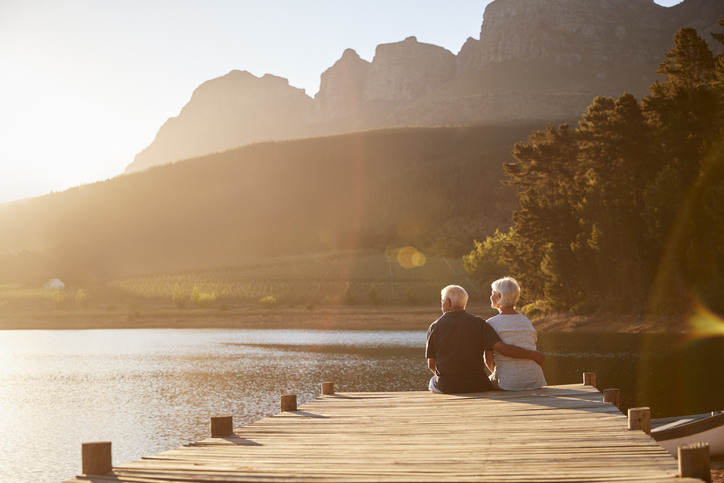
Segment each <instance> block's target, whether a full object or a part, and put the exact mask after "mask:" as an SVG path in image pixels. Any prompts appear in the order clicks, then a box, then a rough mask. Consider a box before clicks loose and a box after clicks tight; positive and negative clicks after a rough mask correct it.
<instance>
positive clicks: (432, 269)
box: [0, 247, 485, 314]
mask: <svg viewBox="0 0 724 483" xmlns="http://www.w3.org/2000/svg"><path fill="white" fill-rule="evenodd" d="M451 283H455V284H460V285H463V286H465V287H467V288H468V290H469V292H470V294H471V300H480V299H481V292H480V290H479V289H478V288H477V287H476V285H475V284H474V283H473V282H472V281H471V280H470V279H469V278H468V277H467V275H466V274H465V271H464V270H463V268H462V261H461V260H460V259H451V258H444V257H425V256H424V255H423V254H421V253H420V252H417V251H416V250H415V249H414V248H411V247H406V248H403V249H397V248H391V249H388V250H387V251H386V252H385V253H379V252H371V251H336V252H330V253H324V254H316V255H305V256H302V255H297V256H286V257H258V258H254V259H249V260H247V261H245V263H243V264H240V265H237V266H233V267H220V268H216V269H207V270H198V271H184V272H175V273H155V274H144V275H138V276H133V277H126V278H119V279H109V280H91V281H87V282H84V283H82V284H73V286H70V284H68V285H66V287H65V288H64V289H61V290H50V289H45V288H43V287H42V286H39V285H37V286H30V285H22V284H5V285H0V314H2V313H29V312H32V313H36V314H39V313H46V312H47V313H53V312H57V311H81V312H82V311H89V310H106V311H109V312H113V311H126V312H131V313H137V312H138V313H141V312H144V311H149V310H153V311H156V312H157V311H163V310H170V311H175V310H179V309H180V310H204V311H213V310H219V311H227V310H234V309H246V310H254V309H257V308H259V309H276V310H279V309H283V308H285V307H292V308H293V307H303V308H305V309H308V310H313V309H315V308H319V309H321V308H324V307H335V306H357V307H359V306H369V307H380V308H381V307H385V306H388V307H389V306H409V307H414V306H418V305H419V306H428V307H429V306H437V305H438V304H439V294H440V289H441V288H442V287H444V286H445V285H448V284H451ZM347 287H349V288H347ZM373 287H374V288H373ZM79 292H82V294H81V295H79ZM483 295H484V294H483ZM483 298H485V296H483Z"/></svg>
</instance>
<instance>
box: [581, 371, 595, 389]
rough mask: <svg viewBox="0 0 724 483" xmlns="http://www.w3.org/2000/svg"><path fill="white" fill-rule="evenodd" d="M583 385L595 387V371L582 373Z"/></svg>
mask: <svg viewBox="0 0 724 483" xmlns="http://www.w3.org/2000/svg"><path fill="white" fill-rule="evenodd" d="M583 385H584V386H593V387H596V373H595V372H584V373H583Z"/></svg>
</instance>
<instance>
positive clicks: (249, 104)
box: [126, 70, 313, 172]
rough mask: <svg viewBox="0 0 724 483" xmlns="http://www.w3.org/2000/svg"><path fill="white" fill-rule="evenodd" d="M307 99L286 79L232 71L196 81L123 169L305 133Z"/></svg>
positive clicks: (309, 104) (140, 167) (308, 111)
mask: <svg viewBox="0 0 724 483" xmlns="http://www.w3.org/2000/svg"><path fill="white" fill-rule="evenodd" d="M312 104H313V101H312V99H311V98H309V96H307V95H306V94H305V93H304V89H297V88H296V87H292V86H290V85H289V81H287V79H284V78H282V77H277V76H273V75H270V74H267V75H265V76H263V77H261V78H258V77H256V76H254V75H253V74H250V73H249V72H246V71H244V72H241V71H238V70H234V71H231V72H229V73H228V74H226V75H225V76H223V77H219V78H217V79H213V80H210V81H207V82H204V83H203V84H201V85H200V86H199V87H198V88H197V89H196V90H195V91H194V93H193V95H192V96H191V100H190V101H189V103H188V104H186V105H185V106H184V107H183V109H182V110H181V113H180V114H179V115H178V116H177V117H172V118H171V119H169V120H168V121H166V123H165V124H164V125H163V126H161V129H160V130H159V131H158V134H156V139H155V140H154V141H153V143H151V145H150V146H148V147H147V148H146V149H144V150H143V151H141V152H140V153H138V154H137V155H136V157H135V159H134V160H133V163H131V164H130V165H129V166H128V168H127V169H126V172H132V171H139V170H142V169H145V168H148V167H150V166H154V165H157V164H164V163H169V162H173V161H177V160H180V159H185V158H191V157H195V156H200V155H202V154H208V153H213V152H216V151H224V150H226V149H229V148H230V147H236V146H243V145H245V144H249V143H252V142H259V141H268V140H279V139H293V138H302V137H307V136H309V135H311V134H313V131H312V130H310V128H309V123H308V121H309V116H310V114H311V113H310V109H312V108H313V106H312Z"/></svg>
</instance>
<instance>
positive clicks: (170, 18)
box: [0, 0, 680, 203]
mask: <svg viewBox="0 0 724 483" xmlns="http://www.w3.org/2000/svg"><path fill="white" fill-rule="evenodd" d="M679 2H680V0H656V3H658V4H660V5H664V6H671V5H675V4H677V3H679ZM488 3H490V0H364V1H362V0H204V1H201V0H196V1H191V0H138V1H136V0H63V1H58V0H0V203H4V202H8V201H12V200H18V199H22V198H29V197H33V196H40V195H43V194H47V193H49V192H51V191H63V190H65V189H67V188H70V187H72V186H78V185H81V184H85V183H92V182H95V181H101V180H105V179H108V178H112V177H114V176H117V175H118V174H120V173H122V172H123V170H124V169H125V167H126V166H127V165H128V164H130V163H131V162H132V161H133V158H134V156H135V155H136V154H137V153H138V152H140V151H141V150H143V149H144V148H145V147H146V146H148V145H149V144H150V143H151V142H152V141H153V139H154V138H155V135H156V132H157V131H158V129H159V128H160V127H161V125H162V124H163V123H164V122H165V121H166V120H167V119H168V118H170V117H175V116H177V115H178V113H179V112H180V111H181V108H182V107H183V106H184V105H185V104H186V103H187V102H188V101H189V100H190V98H191V94H192V93H193V91H194V89H196V87H198V86H199V85H200V84H202V83H203V82H205V81H207V80H209V79H213V78H216V77H220V76H222V75H225V74H227V73H228V72H230V71H232V70H234V69H238V70H247V71H249V72H251V73H252V74H254V75H255V76H257V77H261V76H263V75H264V74H267V73H268V74H274V75H277V76H280V77H285V78H287V79H288V80H289V83H290V84H291V85H292V86H295V87H299V88H303V89H305V90H306V92H307V94H308V95H309V96H311V97H314V95H315V94H316V93H317V91H318V90H319V80H320V75H321V74H322V72H324V71H325V70H326V69H328V68H329V67H331V66H332V64H334V63H335V62H336V61H337V60H338V59H339V58H340V57H341V56H342V53H343V52H344V50H345V49H347V48H352V49H354V50H355V51H356V52H357V53H358V54H359V55H360V57H362V58H363V59H365V60H368V61H372V59H373V57H374V52H375V47H376V46H377V45H378V44H384V43H391V42H399V41H401V40H404V39H405V38H406V37H409V36H413V35H414V36H415V37H417V39H418V41H420V42H425V43H430V44H435V45H439V46H442V47H445V48H446V49H448V50H450V51H451V52H453V53H454V54H457V53H458V52H459V51H460V48H461V47H462V45H463V43H464V42H465V40H466V39H467V38H468V37H473V38H476V39H477V38H480V27H481V25H482V20H483V12H484V11H485V6H486V5H487V4H488Z"/></svg>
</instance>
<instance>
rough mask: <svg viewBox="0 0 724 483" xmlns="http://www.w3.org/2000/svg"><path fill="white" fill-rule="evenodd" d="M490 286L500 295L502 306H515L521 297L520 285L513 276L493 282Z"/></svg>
mask: <svg viewBox="0 0 724 483" xmlns="http://www.w3.org/2000/svg"><path fill="white" fill-rule="evenodd" d="M490 286H491V287H492V289H493V290H494V291H496V292H498V293H499V294H500V295H501V297H500V302H499V303H498V305H499V306H500V307H515V304H517V303H518V299H519V298H520V285H518V282H517V281H516V280H515V279H514V278H513V277H503V278H501V279H498V280H496V281H495V282H493V283H491V284H490Z"/></svg>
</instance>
